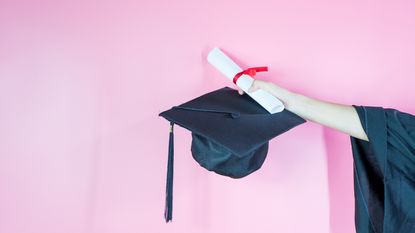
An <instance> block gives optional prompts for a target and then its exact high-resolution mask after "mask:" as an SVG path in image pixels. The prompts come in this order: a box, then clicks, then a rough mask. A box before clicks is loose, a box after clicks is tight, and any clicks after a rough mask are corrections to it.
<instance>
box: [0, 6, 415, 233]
mask: <svg viewBox="0 0 415 233" xmlns="http://www.w3.org/2000/svg"><path fill="white" fill-rule="evenodd" d="M414 41H415V2H414V1H410V0H407V1H374V0H372V1H362V0H359V1H357V0H355V1H350V0H348V1H328V0H315V1H301V0H295V1H276V0H272V1H271V0H268V1H266V0H256V1H219V0H212V1H191V0H182V1H158V0H152V1H115V0H112V1H81V0H75V1H52V0H51V1H26V2H23V1H12V0H3V1H1V2H0V232H2V233H16V232H19V233H32V232H42V233H60V232H68V233H74V232H86V233H93V232H96V233H106V232H114V233H115V232H123V233H128V232H202V233H210V232H231V233H233V232H235V233H236V232H238V233H244V232H290V233H291V232H292V233H296V232H298V233H299V232H301V233H303V232H333V233H343V232H344V233H349V232H354V220H353V211H354V207H353V205H354V202H353V180H352V178H353V176H352V157H351V156H352V154H351V146H350V139H349V137H348V136H347V135H343V134H341V133H338V132H335V131H333V130H331V129H328V128H323V127H321V126H319V125H317V124H314V123H311V122H309V123H306V124H304V125H302V126H301V127H297V128H295V129H293V130H292V131H289V132H288V133H286V134H284V135H282V136H280V137H279V138H277V139H276V140H273V141H272V142H271V144H270V151H269V153H268V158H267V160H266V161H265V164H264V166H263V168H262V169H261V170H260V171H258V172H256V173H254V174H252V175H250V176H248V177H247V178H245V179H241V180H232V179H230V178H227V177H222V176H218V175H215V174H213V173H210V172H208V171H206V170H204V169H202V168H200V166H199V165H198V164H197V163H196V162H195V161H194V160H193V159H192V157H191V154H190V134H189V132H188V131H186V130H184V129H181V128H180V127H177V128H176V137H175V140H176V144H175V145H176V157H175V186H174V216H173V223H170V224H165V223H164V220H163V208H164V191H165V176H166V159H167V141H168V123H167V121H165V120H164V119H161V118H159V117H158V116H157V114H158V113H159V112H161V111H163V110H166V109H168V108H170V107H171V106H173V105H177V104H180V103H182V102H184V101H187V100H190V99H192V98H194V97H197V96H199V95H201V94H203V93H205V92H208V91H212V90H215V89H218V88H221V87H223V86H226V85H228V86H231V85H232V84H231V83H230V82H228V81H227V80H226V79H225V78H223V77H222V76H221V75H220V74H219V73H218V72H217V71H215V70H214V69H213V68H212V67H210V66H209V65H208V64H207V63H206V61H205V55H206V52H207V51H208V50H209V49H210V48H212V47H213V46H220V47H221V48H223V49H224V51H226V52H228V53H229V54H230V55H231V56H232V57H234V58H236V60H237V61H238V62H240V64H241V65H242V66H243V67H248V66H258V65H260V66H261V65H268V66H269V68H270V72H268V73H267V74H260V75H259V78H262V79H266V80H272V81H275V82H276V83H278V84H280V85H281V86H284V87H286V88H288V89H290V90H293V91H298V92H300V93H303V94H306V95H310V96H312V97H316V98H321V99H325V100H328V101H334V102H340V103H344V104H358V105H359V104H360V105H377V106H384V107H394V108H398V109H400V110H402V111H407V112H411V113H415V106H414V105H413V100H414V97H415V92H414V91H413V86H414V85H415V69H414V67H415V43H414Z"/></svg>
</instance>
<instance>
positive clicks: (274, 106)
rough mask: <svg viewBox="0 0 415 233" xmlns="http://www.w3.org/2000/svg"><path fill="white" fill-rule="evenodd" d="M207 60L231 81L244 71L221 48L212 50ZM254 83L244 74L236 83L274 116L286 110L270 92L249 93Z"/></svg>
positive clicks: (259, 90)
mask: <svg viewBox="0 0 415 233" xmlns="http://www.w3.org/2000/svg"><path fill="white" fill-rule="evenodd" d="M207 60H208V62H209V63H210V64H211V65H213V66H214V67H215V68H216V69H217V70H219V71H220V72H221V73H222V74H224V75H225V76H226V77H227V78H228V79H230V80H231V81H233V78H234V77H235V75H236V74H237V73H239V72H241V71H243V70H242V69H241V67H239V66H238V65H237V64H236V63H235V62H234V61H232V60H231V59H230V58H229V57H228V56H226V54H225V53H223V52H222V51H221V50H220V49H219V48H214V49H212V50H211V51H210V52H209V54H208V56H207ZM253 82H254V79H253V78H252V77H251V76H249V75H247V74H243V75H241V76H240V77H239V78H238V80H237V81H236V85H237V86H238V87H239V88H241V89H242V90H243V91H244V92H245V93H247V94H248V95H249V96H250V97H252V98H253V99H254V100H255V101H256V102H257V103H258V104H260V105H261V106H262V107H263V108H265V109H266V110H267V111H268V112H269V113H271V114H273V113H277V112H281V111H282V110H284V104H283V103H282V102H281V101H280V100H279V99H277V98H276V97H275V96H273V95H271V94H270V93H269V92H267V91H265V90H262V89H258V90H256V91H254V92H248V89H249V88H250V87H251V86H252V84H253Z"/></svg>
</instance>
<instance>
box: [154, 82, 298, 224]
mask: <svg viewBox="0 0 415 233" xmlns="http://www.w3.org/2000/svg"><path fill="white" fill-rule="evenodd" d="M159 116H162V117H164V118H165V119H166V120H168V121H169V122H170V135H169V151H168V154H169V156H168V165H167V182H166V205H165V212H164V217H165V220H166V222H169V221H171V220H172V210H173V209H172V208H173V153H174V149H173V126H174V124H177V125H179V126H181V127H183V128H186V129H188V130H189V131H191V133H192V144H191V152H192V156H193V158H194V159H195V160H196V161H197V162H198V163H199V164H200V165H201V166H202V167H204V168H206V169H207V170H209V171H213V172H215V173H217V174H220V175H224V176H228V177H231V178H242V177H244V176H247V175H249V174H251V173H252V172H254V171H256V170H258V169H259V168H260V167H261V166H262V164H263V163H264V160H265V158H266V156H267V152H268V141H269V140H271V139H272V138H274V137H276V136H278V135H280V134H282V133H284V132H286V131H288V130H290V129H291V128H293V127H295V126H297V125H300V124H302V123H304V122H305V120H304V119H303V118H301V117H299V116H297V115H296V114H294V113H292V112H290V111H288V110H286V109H284V110H283V111H281V112H279V113H275V114H270V113H269V112H267V111H266V110H265V109H264V108H263V107H261V106H260V105H259V104H257V103H256V102H255V101H254V100H253V99H252V98H251V97H249V96H248V95H242V96H241V95H239V94H238V92H237V91H236V90H234V89H231V88H228V87H224V88H221V89H219V90H216V91H213V92H210V93H207V94H205V95H202V96H200V97H198V98H196V99H193V100H191V101H189V102H186V103H184V104H181V105H179V106H175V107H173V108H171V109H170V110H167V111H164V112H162V113H160V114H159Z"/></svg>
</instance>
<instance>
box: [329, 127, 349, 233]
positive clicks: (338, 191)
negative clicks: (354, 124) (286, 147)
mask: <svg viewBox="0 0 415 233" xmlns="http://www.w3.org/2000/svg"><path fill="white" fill-rule="evenodd" d="M323 136H324V141H325V147H326V155H327V171H328V172H327V174H328V182H329V184H328V185H329V204H330V232H332V233H350V232H355V227H354V192H353V155H352V150H351V142H350V136H348V135H346V134H343V133H341V132H338V131H335V130H333V129H330V128H327V127H323Z"/></svg>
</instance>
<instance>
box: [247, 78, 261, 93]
mask: <svg viewBox="0 0 415 233" xmlns="http://www.w3.org/2000/svg"><path fill="white" fill-rule="evenodd" d="M258 89H260V86H259V85H258V82H257V81H256V80H254V82H253V83H252V85H251V87H250V88H249V89H248V92H254V91H256V90H258Z"/></svg>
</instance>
